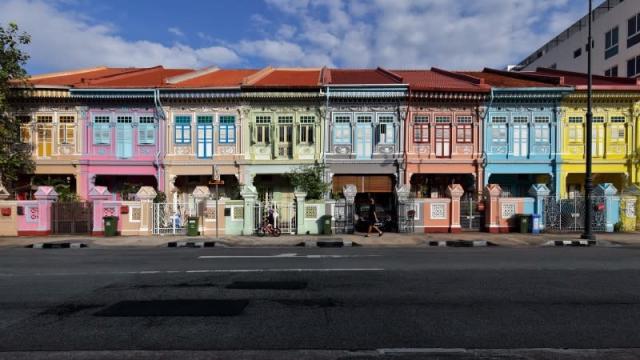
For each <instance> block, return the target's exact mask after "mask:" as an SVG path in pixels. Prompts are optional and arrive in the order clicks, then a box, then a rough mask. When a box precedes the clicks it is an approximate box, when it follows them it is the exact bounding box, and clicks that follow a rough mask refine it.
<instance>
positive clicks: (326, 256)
mask: <svg viewBox="0 0 640 360" xmlns="http://www.w3.org/2000/svg"><path fill="white" fill-rule="evenodd" d="M379 256H381V255H324V254H321V255H313V254H311V255H297V254H279V255H202V256H198V259H291V258H297V259H342V258H361V257H379Z"/></svg>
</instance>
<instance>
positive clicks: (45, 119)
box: [36, 115, 53, 123]
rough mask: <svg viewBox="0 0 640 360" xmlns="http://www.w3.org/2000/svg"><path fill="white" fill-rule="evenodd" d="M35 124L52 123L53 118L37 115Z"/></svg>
mask: <svg viewBox="0 0 640 360" xmlns="http://www.w3.org/2000/svg"><path fill="white" fill-rule="evenodd" d="M36 122H39V123H51V122H53V116H51V115H38V116H36Z"/></svg>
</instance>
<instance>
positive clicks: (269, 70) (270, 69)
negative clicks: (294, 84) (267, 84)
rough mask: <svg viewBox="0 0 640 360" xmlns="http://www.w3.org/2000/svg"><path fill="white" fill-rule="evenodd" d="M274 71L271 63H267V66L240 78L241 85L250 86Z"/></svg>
mask: <svg viewBox="0 0 640 360" xmlns="http://www.w3.org/2000/svg"><path fill="white" fill-rule="evenodd" d="M273 71H274V68H273V67H272V66H271V65H268V66H267V67H265V68H263V69H261V70H259V71H258V72H256V73H254V74H251V75H249V76H247V77H245V78H244V79H243V80H242V84H241V85H242V86H251V85H253V84H255V83H256V82H258V81H260V80H262V79H264V78H265V77H266V76H267V75H269V74H271V73H272V72H273Z"/></svg>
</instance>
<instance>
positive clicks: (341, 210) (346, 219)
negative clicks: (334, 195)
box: [333, 199, 354, 234]
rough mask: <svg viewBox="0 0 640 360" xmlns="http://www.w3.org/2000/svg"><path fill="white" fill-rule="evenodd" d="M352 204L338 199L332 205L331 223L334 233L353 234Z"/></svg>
mask: <svg viewBox="0 0 640 360" xmlns="http://www.w3.org/2000/svg"><path fill="white" fill-rule="evenodd" d="M353 214H354V205H353V204H348V203H347V202H346V201H344V199H343V200H338V201H337V202H336V203H335V205H334V207H333V224H334V226H335V232H336V234H353V231H354V226H353Z"/></svg>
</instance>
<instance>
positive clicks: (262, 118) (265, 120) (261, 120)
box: [256, 115, 271, 124]
mask: <svg viewBox="0 0 640 360" xmlns="http://www.w3.org/2000/svg"><path fill="white" fill-rule="evenodd" d="M270 122H271V116H266V115H259V116H256V124H269V123H270Z"/></svg>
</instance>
